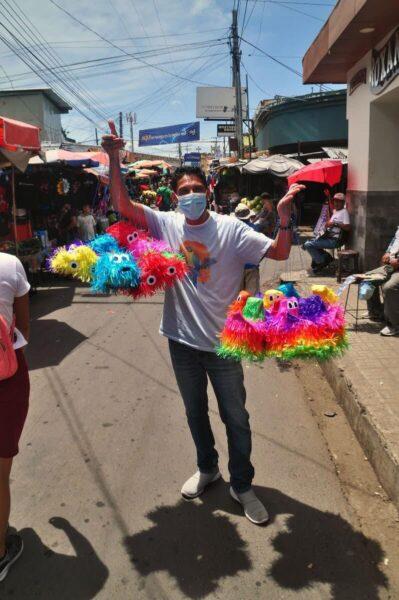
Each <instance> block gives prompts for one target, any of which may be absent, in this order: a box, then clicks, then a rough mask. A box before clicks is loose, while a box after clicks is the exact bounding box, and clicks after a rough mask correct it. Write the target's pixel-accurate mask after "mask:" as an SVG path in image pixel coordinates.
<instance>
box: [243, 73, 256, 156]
mask: <svg viewBox="0 0 399 600" xmlns="http://www.w3.org/2000/svg"><path fill="white" fill-rule="evenodd" d="M245 85H246V90H245V91H246V95H247V127H248V134H249V135H248V137H249V160H252V139H251V138H252V128H251V121H250V119H249V93H248V73H247V74H246V76H245ZM254 145H255V140H254Z"/></svg>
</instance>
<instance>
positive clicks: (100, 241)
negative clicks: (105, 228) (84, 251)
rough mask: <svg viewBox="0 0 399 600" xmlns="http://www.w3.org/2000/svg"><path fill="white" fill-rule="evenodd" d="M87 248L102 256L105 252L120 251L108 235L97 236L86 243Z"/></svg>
mask: <svg viewBox="0 0 399 600" xmlns="http://www.w3.org/2000/svg"><path fill="white" fill-rule="evenodd" d="M88 246H90V248H91V249H92V250H94V252H95V253H96V254H104V253H105V252H118V250H120V248H119V245H118V242H117V241H116V239H115V238H114V237H113V236H112V235H110V234H109V233H104V234H103V235H98V236H97V237H95V238H94V240H92V241H91V242H89V243H88Z"/></svg>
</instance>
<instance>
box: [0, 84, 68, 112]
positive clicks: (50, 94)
mask: <svg viewBox="0 0 399 600" xmlns="http://www.w3.org/2000/svg"><path fill="white" fill-rule="evenodd" d="M31 94H43V95H44V96H46V97H47V98H48V99H49V100H50V101H51V102H52V103H53V104H55V105H56V107H57V108H58V109H59V111H60V113H62V114H66V113H68V112H69V111H70V110H72V106H70V105H69V104H68V103H67V102H66V101H65V100H64V99H63V98H61V96H59V95H58V94H56V93H55V92H54V91H53V90H52V89H51V88H19V89H18V88H16V89H13V90H0V97H2V96H23V95H27V96H29V95H31Z"/></svg>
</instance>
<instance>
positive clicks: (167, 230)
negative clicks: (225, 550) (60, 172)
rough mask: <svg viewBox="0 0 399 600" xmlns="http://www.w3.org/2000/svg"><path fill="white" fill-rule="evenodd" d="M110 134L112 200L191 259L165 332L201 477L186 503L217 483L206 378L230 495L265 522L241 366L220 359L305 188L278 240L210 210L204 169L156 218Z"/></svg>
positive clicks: (177, 178) (279, 251)
mask: <svg viewBox="0 0 399 600" xmlns="http://www.w3.org/2000/svg"><path fill="white" fill-rule="evenodd" d="M110 126H111V132H112V134H111V135H107V136H104V137H103V148H104V149H105V151H106V152H107V153H108V154H109V159H110V185H111V195H112V201H113V204H114V206H115V207H117V209H118V210H119V212H120V213H121V214H122V215H123V216H124V217H125V218H127V219H129V220H130V221H131V222H133V223H134V224H135V225H136V226H139V227H143V228H148V229H149V230H150V233H151V234H152V235H153V236H154V237H156V238H158V239H163V240H166V241H167V242H168V244H169V245H170V246H171V247H172V248H173V249H174V250H176V251H179V252H181V253H183V254H184V255H185V256H186V259H187V262H188V264H189V266H190V267H191V272H190V275H189V276H188V277H186V278H185V279H184V280H183V281H182V282H180V283H178V284H176V285H175V286H174V287H173V288H171V289H169V290H167V291H166V294H165V304H164V311H163V318H162V323H161V333H162V334H163V335H164V336H166V337H167V338H168V340H169V349H170V355H171V360H172V365H173V369H174V372H175V376H176V380H177V384H178V386H179V390H180V393H181V395H182V398H183V401H184V404H185V409H186V415H187V420H188V425H189V427H190V431H191V435H192V438H193V441H194V444H195V446H196V450H197V465H198V470H197V472H196V473H195V474H194V475H193V476H192V477H190V478H189V479H188V480H187V481H186V482H185V483H184V485H183V487H182V490H181V493H182V495H183V497H184V498H186V499H191V498H196V497H197V496H199V495H200V494H202V493H203V492H204V490H205V489H206V487H207V486H208V485H210V484H211V483H213V482H215V481H217V480H218V479H219V478H220V477H221V474H220V471H219V468H218V453H217V451H216V448H215V439H214V436H213V433H212V430H211V426H210V422H209V415H208V397H207V381H208V378H209V380H210V382H211V384H212V386H213V389H214V391H215V394H216V398H217V402H218V406H219V413H220V416H221V419H222V420H223V422H224V424H225V426H226V431H227V439H228V447H229V471H230V494H231V496H232V497H233V498H234V500H236V501H237V502H239V503H240V504H241V505H242V507H243V510H244V514H245V515H246V517H247V518H248V519H249V520H250V521H252V522H253V523H256V524H262V523H265V522H267V520H268V513H267V510H266V508H265V507H264V506H263V504H262V503H261V502H260V500H259V499H258V498H257V497H256V495H255V492H254V490H253V488H252V480H253V477H254V468H253V466H252V463H251V459H250V456H251V429H250V425H249V415H248V412H247V410H246V408H245V400H246V391H245V387H244V376H243V369H242V366H241V364H240V363H239V362H235V361H233V360H225V359H222V358H219V357H218V356H217V355H216V353H215V348H216V346H217V343H218V334H219V333H220V331H221V330H222V327H223V324H224V320H225V316H226V311H227V308H228V306H229V305H230V303H231V302H232V301H233V300H234V299H235V298H236V296H237V294H238V293H239V291H240V284H241V280H242V275H243V270H244V265H245V264H247V263H251V264H258V263H259V262H260V261H261V259H262V258H264V257H265V256H267V257H268V258H272V259H275V260H285V259H287V257H288V256H289V252H290V248H291V235H292V231H291V226H290V214H291V207H292V200H293V198H294V196H295V195H296V194H297V193H298V192H299V191H300V190H301V189H303V188H304V186H302V185H294V186H292V187H291V188H290V190H289V191H288V193H287V194H286V195H285V196H284V198H283V199H282V200H281V201H280V203H279V205H278V213H279V216H280V231H279V232H278V235H277V237H276V239H275V240H271V239H270V238H268V237H266V236H264V235H262V234H260V233H257V232H255V231H253V230H252V229H250V228H249V227H248V226H247V225H245V224H244V223H241V222H240V221H239V220H238V219H235V218H231V217H229V216H223V215H220V214H217V213H215V212H209V211H208V210H207V185H206V178H205V175H204V173H203V172H202V171H201V169H199V168H196V167H182V168H180V169H177V170H176V171H175V173H174V176H173V179H172V189H173V191H174V192H175V193H176V194H177V197H178V206H179V212H176V213H175V212H166V213H165V212H159V211H153V210H151V209H150V208H148V207H146V206H143V205H141V204H137V203H132V202H131V201H130V199H129V194H128V192H127V190H126V188H125V185H124V183H123V180H122V176H121V171H120V164H119V150H120V149H122V148H123V146H124V142H123V140H122V139H121V138H119V137H117V134H116V130H115V126H114V124H113V123H112V122H110Z"/></svg>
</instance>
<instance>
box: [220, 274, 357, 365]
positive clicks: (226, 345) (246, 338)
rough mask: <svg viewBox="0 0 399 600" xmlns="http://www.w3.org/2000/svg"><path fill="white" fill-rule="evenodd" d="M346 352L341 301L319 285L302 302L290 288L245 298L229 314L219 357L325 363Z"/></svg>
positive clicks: (246, 294)
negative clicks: (296, 359)
mask: <svg viewBox="0 0 399 600" xmlns="http://www.w3.org/2000/svg"><path fill="white" fill-rule="evenodd" d="M347 347H348V342H347V336H346V332H345V318H344V311H343V308H342V306H341V304H340V303H339V300H338V296H337V295H336V294H335V293H334V292H333V291H332V290H331V289H330V288H328V287H326V286H322V285H314V286H312V294H311V295H310V296H307V297H300V295H299V294H298V292H297V290H296V289H295V288H294V286H293V285H292V284H290V283H286V284H282V285H281V286H280V287H279V288H278V289H275V290H267V291H266V292H265V294H264V295H263V297H251V296H249V294H248V293H247V292H241V293H240V295H239V296H238V298H237V300H236V301H235V302H234V303H233V304H232V305H231V306H230V308H229V311H228V314H227V319H226V322H225V325H224V328H223V331H222V333H221V334H220V345H219V347H218V349H217V353H218V354H219V356H222V357H223V358H233V359H236V360H241V359H249V360H255V361H261V360H264V359H265V358H269V357H275V358H280V359H282V360H290V359H293V358H317V359H320V360H325V359H327V358H331V357H332V356H335V355H339V354H342V352H343V351H344V350H345V349H346V348H347Z"/></svg>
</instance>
